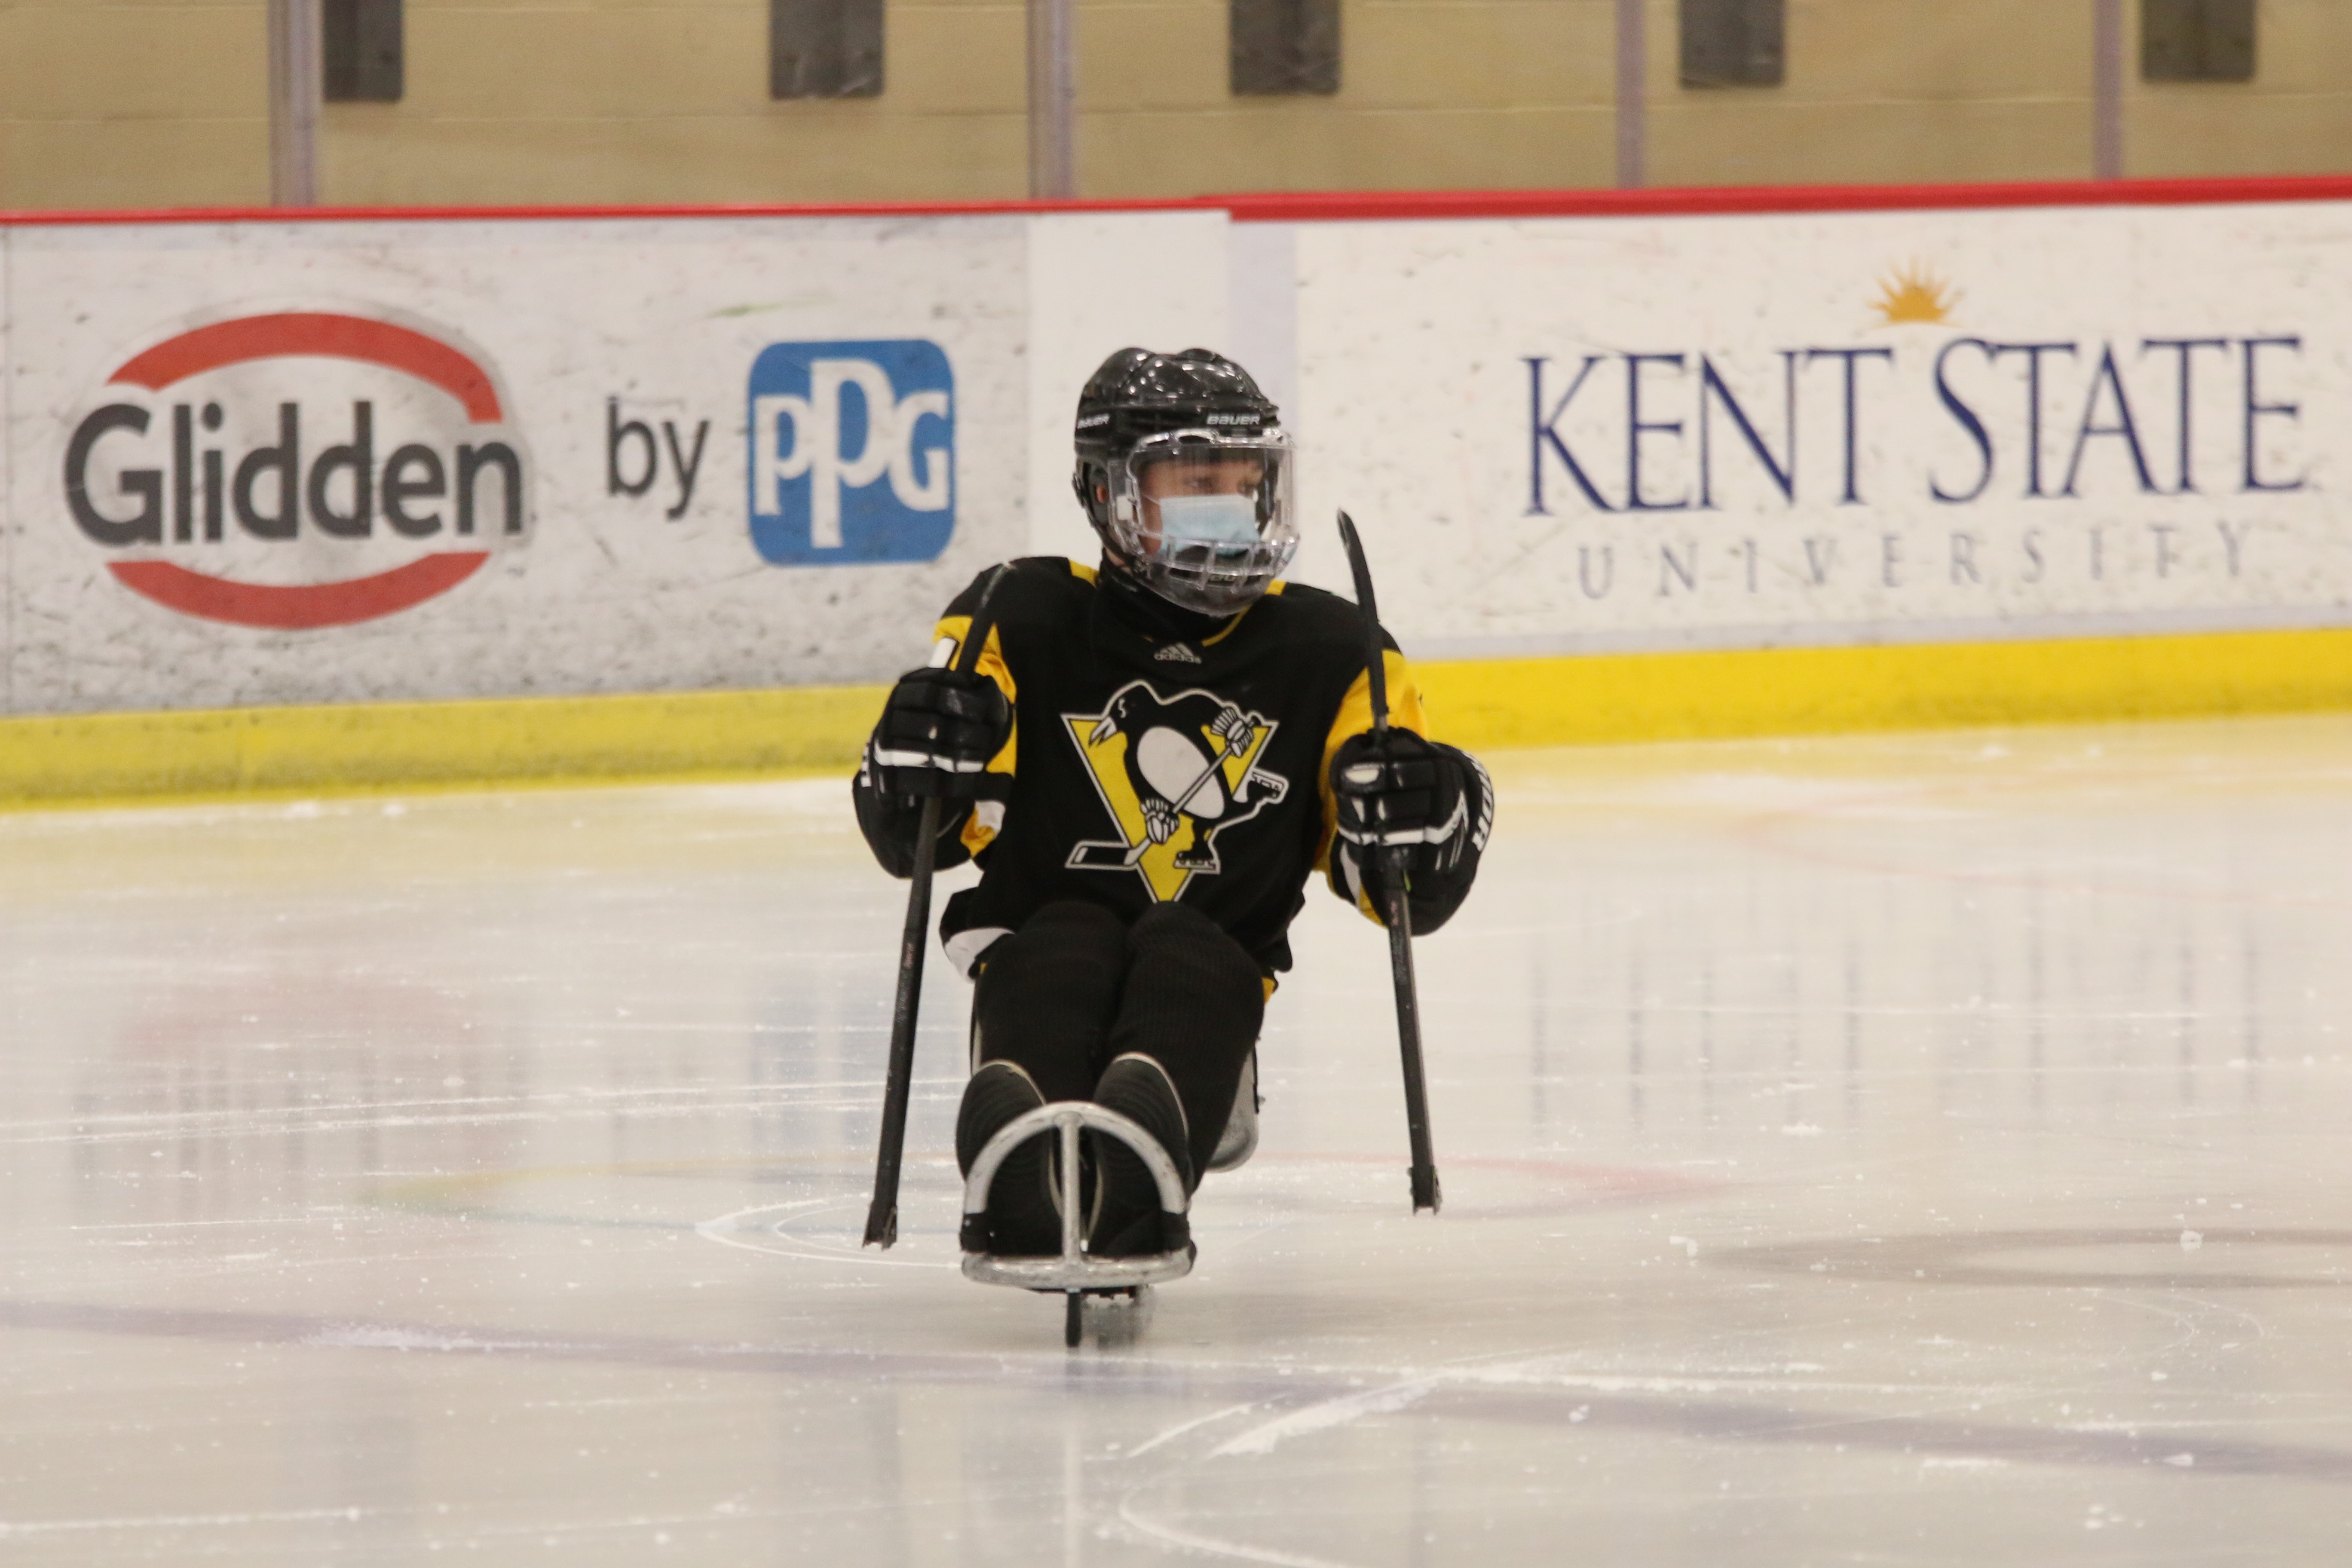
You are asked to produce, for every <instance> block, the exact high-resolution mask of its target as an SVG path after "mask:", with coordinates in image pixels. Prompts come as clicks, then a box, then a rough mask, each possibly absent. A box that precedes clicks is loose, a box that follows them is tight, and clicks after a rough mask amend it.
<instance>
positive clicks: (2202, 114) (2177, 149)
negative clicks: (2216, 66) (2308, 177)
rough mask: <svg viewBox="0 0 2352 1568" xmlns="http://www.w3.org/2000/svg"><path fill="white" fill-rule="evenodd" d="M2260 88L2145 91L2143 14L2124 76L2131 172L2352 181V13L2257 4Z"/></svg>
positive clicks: (2331, 6)
mask: <svg viewBox="0 0 2352 1568" xmlns="http://www.w3.org/2000/svg"><path fill="white" fill-rule="evenodd" d="M2258 4H2259V11H2258V16H2259V20H2258V21H2257V23H2256V25H2255V34H2254V79H2253V80H2252V81H2249V82H2143V81H2141V80H2140V79H2139V33H2138V21H2139V7H2138V5H2136V4H2133V5H2127V6H2126V10H2127V12H2128V14H2129V16H2130V17H2131V26H2132V31H2131V34H2130V38H2129V52H2128V55H2127V57H2126V70H2125V73H2124V169H2125V172H2126V173H2127V174H2137V175H2205V174H2342V173H2345V172H2347V171H2352V4H2347V3H2346V0H2258Z"/></svg>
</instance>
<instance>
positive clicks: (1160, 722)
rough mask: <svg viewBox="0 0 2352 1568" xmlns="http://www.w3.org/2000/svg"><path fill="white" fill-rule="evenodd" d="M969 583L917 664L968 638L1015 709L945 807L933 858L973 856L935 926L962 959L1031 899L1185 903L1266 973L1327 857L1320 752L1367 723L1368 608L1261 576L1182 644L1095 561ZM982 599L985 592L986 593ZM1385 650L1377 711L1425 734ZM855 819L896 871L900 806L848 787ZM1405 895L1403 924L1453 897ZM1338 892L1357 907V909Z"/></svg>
mask: <svg viewBox="0 0 2352 1568" xmlns="http://www.w3.org/2000/svg"><path fill="white" fill-rule="evenodd" d="M1002 572H1003V575H1002V577H1001V578H999V579H998V581H997V582H996V584H995V585H994V587H993V589H992V590H989V589H987V588H986V584H988V581H989V578H990V575H991V574H982V576H981V577H980V578H978V579H975V580H974V582H973V583H972V584H971V587H969V588H967V589H965V590H964V592H963V593H962V594H961V595H958V596H957V598H956V600H955V602H954V603H953V604H951V605H949V607H948V611H947V614H946V616H944V617H943V618H942V619H941V620H940V623H939V628H938V646H937V647H935V649H934V654H933V658H932V662H933V663H934V664H945V663H947V662H948V661H949V660H950V658H955V657H956V656H957V655H958V654H959V653H960V652H961V648H962V647H963V644H964V641H965V639H966V638H967V637H971V635H973V625H972V617H973V615H974V612H975V609H978V610H979V614H980V616H981V623H980V626H979V631H978V635H979V636H980V637H981V638H982V643H981V645H980V656H979V661H978V664H977V665H976V667H975V668H976V670H977V672H978V673H980V674H982V675H985V676H987V677H989V678H991V679H993V680H994V681H995V682H996V684H997V685H998V687H999V688H1001V689H1003V692H1004V695H1005V696H1006V698H1007V699H1009V700H1010V701H1011V703H1012V705H1013V737H1012V739H1011V740H1010V741H1009V742H1007V743H1006V744H1005V746H1004V748H1003V751H1001V752H999V753H998V754H997V755H996V757H995V759H994V760H993V761H992V762H991V763H989V765H988V772H987V774H986V775H985V777H984V778H983V780H982V784H981V795H980V798H979V799H978V800H977V801H976V802H972V803H969V804H965V803H950V807H949V820H948V826H947V828H946V831H945V832H944V833H943V835H942V837H941V840H940V845H939V847H938V853H937V854H936V856H935V858H934V864H935V865H937V866H940V867H946V866H951V865H956V864H960V863H961V862H962V861H963V860H965V859H966V858H975V859H977V860H978V862H979V864H980V867H981V871H982V876H981V880H980V883H979V885H978V886H976V887H973V888H970V889H965V890H964V891H962V892H960V893H958V894H956V895H955V896H954V898H952V899H951V900H949V902H948V905H947V910H946V912H945V916H944V918H943V920H942V921H941V922H940V934H941V935H942V937H943V938H944V939H945V941H946V944H947V949H948V952H949V954H950V956H951V957H952V958H953V959H954V960H955V961H956V963H958V965H959V966H960V967H962V968H964V969H967V970H969V969H970V967H971V963H972V962H973V961H974V960H975V959H976V958H977V957H978V955H979V953H980V952H982V950H983V949H985V948H986V947H987V945H988V944H989V943H990V942H993V941H994V940H995V939H996V938H997V937H998V936H1000V935H1002V934H1003V933H1004V932H1006V931H1012V930H1015V929H1018V928H1019V927H1020V926H1021V924H1022V923H1023V922H1024V921H1026V920H1027V919H1028V918H1029V916H1031V915H1032V914H1034V913H1035V912H1036V911H1037V910H1039V909H1041V908H1043V907H1044V906H1045V905H1046V904H1049V903H1053V902H1055V901H1058V900H1064V899H1079V900H1087V901H1088V902H1092V903H1097V904H1101V905H1104V906H1106V907H1108V909H1110V910H1113V911H1114V912H1115V913H1117V914H1118V915H1119V916H1120V917H1121V918H1122V919H1123V920H1128V921H1132V920H1133V919H1134V918H1135V917H1136V916H1137V915H1139V914H1140V913H1141V912H1142V911H1143V910H1146V909H1148V908H1150V906H1151V905H1152V904H1153V903H1156V902H1173V901H1177V900H1181V901H1182V902H1185V903H1188V904H1191V905H1193V906H1194V907H1196V908H1198V909H1199V910H1201V911H1202V913H1204V914H1206V915H1208V916H1209V918H1210V919H1212V920H1213V921H1216V922H1217V924H1218V925H1220V926H1221V927H1223V929H1224V930H1225V931H1227V932H1228V933H1230V934H1231V935H1232V936H1233V937H1234V939H1235V940H1236V941H1237V942H1240V943H1241V944H1242V946H1243V947H1244V948H1245V949H1247V950H1248V952H1250V953H1251V954H1252V955H1253V956H1254V957H1255V958H1256V960H1257V961H1258V963H1259V964H1260V965H1261V966H1262V967H1264V968H1265V970H1266V971H1267V972H1268V973H1272V972H1274V971H1276V970H1283V969H1287V968H1288V967H1289V966H1290V946H1289V942H1288V941H1287V938H1286V931H1288V929H1289V926H1290V922H1291V921H1292V919H1293V918H1294V917H1295V916H1296V915H1297V913H1298V910H1299V909H1300V908H1301V907H1302V905H1303V904H1304V902H1305V900H1304V895H1303V889H1304V888H1305V886H1306V882H1307V876H1308V874H1309V873H1310V872H1313V871H1318V870H1321V871H1326V872H1327V873H1328V868H1329V853H1330V845H1331V837H1332V832H1333V826H1334V816H1333V808H1332V801H1331V795H1330V786H1329V784H1328V773H1329V766H1330V760H1331V756H1332V753H1333V752H1335V751H1337V750H1338V749H1339V745H1340V743H1341V742H1344V741H1346V740H1347V739H1349V737H1350V736H1353V735H1358V734H1361V733H1362V732H1364V731H1367V730H1369V729H1370V728H1371V700H1370V682H1369V680H1368V679H1367V678H1366V675H1365V669H1364V631H1363V620H1362V617H1361V616H1360V614H1359V613H1358V611H1357V609H1356V606H1355V605H1353V604H1351V603H1349V601H1347V600H1345V599H1342V598H1340V597H1339V596H1338V595H1333V594H1328V593H1325V592H1324V591H1323V590H1321V589H1319V588H1310V587H1307V586H1304V585H1302V584H1281V583H1277V584H1275V585H1274V587H1273V590H1272V591H1271V592H1269V593H1268V594H1267V595H1265V597H1263V598H1261V599H1259V600H1258V601H1256V602H1255V604H1253V605H1250V606H1249V607H1248V608H1247V609H1246V610H1244V611H1243V612H1242V613H1241V614H1239V615H1237V616H1231V617H1229V618H1227V619H1225V620H1223V621H1209V620H1207V619H1206V618H1205V617H1202V618H1201V619H1200V621H1199V623H1198V625H1199V635H1197V636H1193V637H1184V636H1182V635H1181V631H1182V628H1181V626H1171V625H1169V624H1166V623H1165V622H1164V621H1153V620H1150V619H1149V618H1148V617H1145V616H1138V615H1136V614H1134V613H1132V612H1131V611H1130V610H1129V608H1128V606H1127V605H1122V604H1121V603H1119V602H1118V596H1117V595H1114V594H1113V593H1112V592H1110V591H1109V587H1108V584H1097V574H1096V572H1095V571H1094V570H1093V569H1091V568H1089V567H1086V566H1081V565H1079V564H1077V563H1075V562H1071V561H1067V560H1065V559H1063V558H1061V557H1059V556H1034V557H1030V558H1028V559H1024V560H1020V561H1015V562H1013V563H1009V564H1008V565H1007V566H1005V567H1004V568H1002ZM984 593H985V595H986V604H985V605H984V607H982V605H981V601H982V596H983V594H984ZM1382 641H1383V643H1384V645H1385V646H1386V647H1387V649H1388V652H1387V655H1386V660H1387V677H1388V692H1389V718H1390V722H1391V723H1392V724H1394V725H1396V726H1398V727H1399V728H1402V729H1407V730H1412V731H1416V732H1418V733H1422V734H1424V735H1425V734H1426V733H1427V725H1426V721H1425V720H1424V718H1423V712H1422V703H1421V696H1420V693H1419V692H1418V690H1417V689H1415V687H1414V685H1413V679H1412V672H1411V671H1410V670H1409V669H1408V668H1406V667H1405V663H1404V660H1403V658H1402V656H1401V655H1400V654H1399V653H1398V652H1397V651H1396V647H1395V644H1394V642H1393V641H1392V640H1391V639H1389V638H1388V637H1386V634H1385V633H1383V634H1382ZM856 800H857V814H858V821H859V826H861V827H862V828H863V829H864V830H865V833H866V839H867V841H868V842H869V843H870V844H871V845H872V846H873V847H874V850H875V854H876V856H877V858H879V859H880V860H881V861H882V863H883V865H884V867H885V868H887V869H888V870H890V871H891V872H892V873H893V874H894V875H898V876H902V877H903V876H906V875H908V874H909V873H910V872H911V870H912V868H913V853H914V845H913V839H914V837H915V832H916V827H915V823H916V819H917V815H918V812H919V804H918V803H917V802H914V801H911V800H906V799H900V798H896V797H890V796H885V795H880V794H879V793H878V792H877V791H876V790H875V788H874V787H873V782H872V776H871V770H870V769H861V770H860V773H859V775H858V781H857V786H856ZM1474 873H1475V859H1474V860H1473V862H1472V863H1471V864H1470V865H1469V866H1467V867H1465V874H1464V875H1463V876H1462V878H1461V879H1460V884H1461V885H1460V887H1459V889H1450V888H1449V889H1438V888H1426V889H1424V888H1421V887H1416V888H1415V889H1414V898H1413V904H1414V916H1415V924H1416V927H1417V928H1419V927H1423V925H1424V922H1426V924H1428V925H1433V924H1434V923H1436V922H1437V921H1443V919H1444V917H1445V916H1446V915H1448V914H1450V913H1452V911H1453V908H1454V906H1455V905H1457V904H1459V902H1460V901H1461V897H1462V895H1463V894H1465V893H1466V892H1467V890H1468V883H1469V879H1470V875H1471V874H1474ZM1335 890H1337V891H1339V893H1340V896H1341V897H1343V898H1348V899H1349V901H1350V902H1357V903H1359V904H1360V907H1363V908H1365V910H1366V912H1367V913H1368V914H1369V913H1370V912H1371V911H1370V908H1369V906H1365V905H1362V904H1361V903H1360V900H1358V899H1356V898H1352V897H1350V896H1349V892H1348V890H1347V889H1344V888H1337V889H1335Z"/></svg>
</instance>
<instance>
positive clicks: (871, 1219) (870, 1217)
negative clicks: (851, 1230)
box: [861, 1198, 898, 1252]
mask: <svg viewBox="0 0 2352 1568" xmlns="http://www.w3.org/2000/svg"><path fill="white" fill-rule="evenodd" d="M897 1240H898V1205H897V1204H886V1203H884V1202H882V1201H881V1200H880V1199H879V1198H877V1199H876V1200H875V1201H874V1206H873V1207H871V1208H869V1209H867V1210H866V1240H865V1241H864V1242H863V1243H861V1245H862V1246H866V1247H880V1248H882V1249H883V1250H884V1251H885V1252H887V1251H888V1250H889V1249H890V1247H891V1245H892V1244H893V1243H894V1242H896V1241H897Z"/></svg>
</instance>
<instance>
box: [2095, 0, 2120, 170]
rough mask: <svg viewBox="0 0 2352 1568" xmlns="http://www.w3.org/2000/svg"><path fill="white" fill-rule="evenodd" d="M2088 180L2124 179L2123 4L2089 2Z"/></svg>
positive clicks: (2107, 0)
mask: <svg viewBox="0 0 2352 1568" xmlns="http://www.w3.org/2000/svg"><path fill="white" fill-rule="evenodd" d="M2091 177H2092V178H2093V179H2095V180H2120V179H2122V178H2123V177H2124V0H2091Z"/></svg>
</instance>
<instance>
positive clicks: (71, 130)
mask: <svg viewBox="0 0 2352 1568" xmlns="http://www.w3.org/2000/svg"><path fill="white" fill-rule="evenodd" d="M267 17H268V6H267V5H264V4H262V0H0V207H7V208H15V209H18V210H24V209H28V208H47V207H138V206H161V205H169V206H191V205H207V206H210V205H246V204H250V203H255V202H266V201H268V199H269V57H268V20H267Z"/></svg>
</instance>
